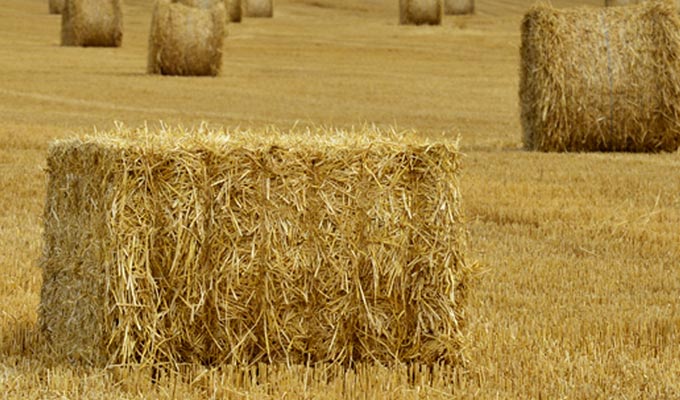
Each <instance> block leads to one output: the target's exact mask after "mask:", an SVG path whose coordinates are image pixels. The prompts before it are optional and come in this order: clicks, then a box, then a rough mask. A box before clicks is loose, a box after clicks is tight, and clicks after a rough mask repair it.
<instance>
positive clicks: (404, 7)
mask: <svg viewBox="0 0 680 400" xmlns="http://www.w3.org/2000/svg"><path fill="white" fill-rule="evenodd" d="M442 13H443V4H442V0H399V23H401V24H402V25H422V24H429V25H440V24H441V22H442Z"/></svg>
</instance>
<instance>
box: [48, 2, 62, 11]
mask: <svg viewBox="0 0 680 400" xmlns="http://www.w3.org/2000/svg"><path fill="white" fill-rule="evenodd" d="M49 9H50V14H61V12H62V10H63V9H64V0H49Z"/></svg>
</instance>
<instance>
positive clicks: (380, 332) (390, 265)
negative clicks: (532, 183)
mask: <svg viewBox="0 0 680 400" xmlns="http://www.w3.org/2000/svg"><path fill="white" fill-rule="evenodd" d="M459 162H460V155H459V153H458V152H457V148H456V146H455V145H454V144H450V143H438V144H424V143H422V142H417V141H413V140H410V139H407V138H403V137H402V138H399V137H396V136H393V137H388V136H384V135H382V134H380V133H377V132H375V131H370V130H369V131H365V132H359V133H347V132H312V133H308V134H304V135H300V134H297V135H296V134H279V133H276V132H269V133H262V132H260V133H259V134H257V135H256V134H251V133H247V132H236V133H234V132H232V133H228V132H227V133H225V132H222V133H219V132H208V133H205V132H204V133H201V134H193V135H191V134H184V133H182V132H179V131H166V132H163V133H160V134H151V133H148V132H147V133H144V132H137V133H135V132H119V133H116V134H104V135H99V136H94V137H86V138H83V139H72V140H63V141H57V142H55V143H53V144H52V145H51V146H50V150H49V156H48V160H47V164H48V168H47V173H48V188H47V201H46V208H45V230H44V254H43V258H42V262H41V264H42V268H43V274H44V283H43V288H42V293H41V303H40V309H39V320H40V326H41V329H42V330H43V332H45V333H46V334H47V336H48V338H49V339H50V341H51V343H52V345H53V347H54V348H55V349H57V351H59V352H60V353H61V354H62V355H63V356H64V357H65V358H68V359H72V360H79V361H84V362H86V363H92V364H95V365H108V366H111V365H140V364H141V365H155V366H157V365H165V366H171V367H172V366H174V367H177V366H178V365H180V364H184V363H191V364H204V365H221V364H226V363H233V364H241V365H243V364H253V363H256V362H272V363H278V362H282V363H301V364H302V363H318V362H332V363H341V364H350V363H354V362H373V361H377V362H381V363H383V362H384V363H390V362H394V361H403V362H422V363H433V362H446V363H455V362H458V360H459V356H460V348H461V341H460V340H461V335H460V333H461V329H462V327H463V324H464V310H463V303H464V300H465V287H466V284H467V280H468V276H469V271H470V268H469V267H468V266H467V265H466V263H465V261H464V253H465V248H466V243H465V239H466V230H465V227H464V224H463V222H462V217H461V204H460V192H459V184H458V175H459Z"/></svg>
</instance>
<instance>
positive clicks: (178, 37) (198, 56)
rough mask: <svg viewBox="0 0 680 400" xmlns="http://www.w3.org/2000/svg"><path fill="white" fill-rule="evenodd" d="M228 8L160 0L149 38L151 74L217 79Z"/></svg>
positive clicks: (155, 10)
mask: <svg viewBox="0 0 680 400" xmlns="http://www.w3.org/2000/svg"><path fill="white" fill-rule="evenodd" d="M225 18H226V11H225V9H224V4H222V3H221V2H218V3H216V4H215V5H214V6H213V7H212V8H209V9H204V8H197V7H189V6H186V5H184V4H181V3H172V2H170V0H157V1H156V5H155V8H154V11H153V17H152V19H151V32H150V34H149V59H148V72H149V73H151V74H162V75H192V76H205V75H211V76H216V75H217V74H219V72H220V69H221V68H222V44H223V40H224V36H225V29H224V25H225Z"/></svg>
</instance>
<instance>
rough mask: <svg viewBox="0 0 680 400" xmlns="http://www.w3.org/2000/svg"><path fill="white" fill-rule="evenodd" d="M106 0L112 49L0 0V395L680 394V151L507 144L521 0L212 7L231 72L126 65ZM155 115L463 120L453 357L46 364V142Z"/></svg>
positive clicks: (131, 47) (442, 124)
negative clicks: (564, 149) (253, 14)
mask: <svg viewBox="0 0 680 400" xmlns="http://www.w3.org/2000/svg"><path fill="white" fill-rule="evenodd" d="M125 3H126V12H127V14H126V15H125V17H126V26H127V30H126V40H125V44H124V46H123V47H121V48H119V49H106V48H104V49H81V48H62V47H59V46H58V44H59V41H58V39H57V38H58V32H59V18H58V17H55V16H50V15H49V14H48V13H47V12H46V8H45V6H46V4H45V2H44V1H43V0H7V2H6V3H4V4H3V13H1V14H0V52H1V54H3V55H4V57H0V70H2V71H3V79H2V80H0V116H1V117H2V120H3V123H2V124H0V184H1V185H2V187H3V188H4V189H5V190H3V191H2V194H0V209H2V210H3V212H2V213H0V276H2V279H0V390H2V396H3V397H6V398H9V399H26V398H28V399H31V398H33V399H38V398H40V399H43V398H64V397H65V398H87V399H103V398H110V399H119V398H130V399H132V398H136V399H142V398H150V397H151V398H154V397H155V398H173V397H174V398H193V399H204V398H210V397H211V395H214V396H215V397H218V398H219V397H222V398H233V399H248V398H250V399H278V398H282V397H284V396H285V398H305V397H306V398H331V399H332V398H343V394H344V397H345V398H362V397H364V398H391V399H408V398H413V399H417V398H420V399H424V398H435V399H436V398H442V399H444V398H451V397H453V398H476V399H495V398H539V397H543V398H569V399H596V398H657V399H675V398H678V397H679V396H680V384H679V383H678V379H677V377H678V376H680V346H677V343H678V341H679V338H678V332H680V299H679V298H678V293H680V271H679V270H678V268H677V265H678V260H679V259H680V246H679V245H678V243H679V242H680V236H679V234H678V228H677V227H678V226H680V199H679V198H678V193H680V154H678V153H677V152H676V153H669V154H545V153H533V152H525V151H521V150H519V149H520V148H521V147H522V133H521V132H522V131H521V127H520V122H519V121H520V119H519V106H518V98H517V92H518V82H519V79H518V78H519V77H518V66H519V45H520V28H519V27H520V23H521V19H522V15H523V14H524V12H526V10H527V9H528V7H529V6H530V5H531V4H532V3H533V1H529V0H526V1H518V2H508V1H502V0H489V1H485V2H479V3H478V4H477V10H476V14H475V15H473V16H462V17H452V18H446V17H445V18H444V20H443V24H442V26H437V27H429V26H425V27H410V26H399V25H398V24H397V22H396V20H397V16H398V4H397V2H382V1H373V0H366V1H359V0H343V1H336V0H280V1H279V2H277V17H276V18H275V19H274V20H245V22H244V23H243V24H234V25H231V26H230V40H228V41H226V42H225V52H226V53H228V54H229V56H228V57H225V59H224V67H225V70H226V69H228V70H229V74H223V75H222V76H219V77H217V78H215V79H203V78H171V77H162V76H149V75H146V74H145V66H146V54H147V53H146V52H147V42H146V41H147V39H148V33H149V21H150V15H151V5H150V4H149V3H148V2H147V1H142V0H127V1H126V2H125ZM554 3H555V5H556V6H559V7H562V6H566V5H575V3H576V1H575V0H574V1H572V0H556V1H555V2H554ZM588 3H589V4H591V5H593V6H600V7H601V6H602V2H601V1H595V0H592V1H589V2H588ZM461 54H464V55H465V57H461V56H460V55H461ZM415 55H417V57H416V56H415ZM45 59H49V60H50V62H49V63H45V61H44V60H45ZM159 119H163V120H167V121H169V123H172V124H176V123H184V124H185V125H188V126H193V125H196V124H199V123H200V121H202V120H207V121H209V122H210V123H211V124H212V125H215V126H221V125H227V126H232V127H233V126H236V125H239V124H240V125H242V126H246V125H247V126H253V127H262V126H263V125H268V124H276V125H277V126H280V127H282V128H287V127H291V126H293V125H294V124H295V123H296V121H297V123H298V126H303V125H314V124H332V125H335V126H344V127H348V126H351V125H353V124H354V125H356V124H358V123H359V122H361V121H369V122H375V123H376V124H379V125H389V124H396V125H398V126H399V127H401V128H404V129H409V128H416V129H418V131H419V132H421V133H422V135H424V136H430V137H436V136H438V135H439V133H440V132H442V131H444V132H447V135H454V134H457V133H461V135H462V141H461V145H462V150H463V151H464V152H465V153H467V156H466V157H464V158H463V170H462V177H461V193H462V194H463V197H464V204H465V208H466V214H467V217H468V220H469V224H470V229H471V235H470V238H471V243H470V252H471V254H470V257H471V258H472V259H477V260H480V262H481V266H482V267H483V268H485V269H486V271H487V272H486V274H485V275H484V276H483V277H482V278H481V279H480V280H479V282H478V283H477V285H476V286H475V290H473V291H471V293H470V297H469V300H468V304H469V314H468V318H469V321H468V327H467V334H468V336H469V339H470V340H471V343H472V344H471V345H470V346H469V348H468V349H467V350H468V354H469V355H468V357H469V364H468V368H467V370H458V371H454V372H452V371H444V373H442V372H440V371H434V375H435V376H434V379H433V380H432V382H428V379H427V378H428V376H427V374H426V373H417V374H415V375H416V377H417V379H413V380H411V381H409V379H408V376H409V374H408V373H406V372H405V371H403V370H401V369H387V368H382V367H368V366H362V367H360V368H359V369H357V370H356V371H352V370H348V371H324V370H311V369H309V370H308V369H294V370H290V371H289V370H285V369H276V368H275V369H274V370H269V369H268V370H267V372H266V373H265V372H264V371H263V372H262V373H261V374H260V376H262V378H258V377H257V375H256V374H255V376H253V375H254V374H252V373H251V374H247V373H245V372H247V371H233V370H229V369H223V370H212V369H211V370H204V371H194V374H193V375H194V379H191V380H182V379H177V377H174V376H167V377H166V376H161V377H159V378H158V380H159V383H158V384H157V385H155V386H154V385H152V384H151V381H150V379H149V378H148V377H147V376H146V375H142V374H136V373H134V371H131V372H130V373H129V375H128V376H117V375H116V374H113V373H111V372H110V371H106V370H100V369H90V368H83V367H74V366H70V365H68V364H63V363H57V362H55V361H54V360H53V359H52V358H51V356H50V353H49V351H48V349H47V348H46V346H45V344H44V343H43V342H42V340H41V339H39V338H38V337H37V336H36V332H35V324H36V320H37V314H36V311H37V307H38V302H39V293H40V287H41V285H42V278H41V274H40V270H39V269H38V267H37V265H36V262H37V259H38V257H39V256H40V254H41V226H42V221H41V215H42V210H43V207H44V199H45V195H46V193H45V188H46V185H45V179H44V174H43V172H42V171H41V167H43V166H44V165H45V164H44V162H45V157H46V155H47V144H48V142H49V141H51V140H53V139H55V138H64V137H67V136H71V132H73V131H76V132H83V131H84V132H90V131H91V130H92V126H98V127H100V128H101V129H106V130H109V129H112V128H113V126H112V125H113V124H112V122H111V121H113V120H124V121H126V123H127V125H139V124H141V123H143V121H144V120H148V121H157V120H159ZM150 125H151V126H153V125H155V124H154V123H152V122H150ZM258 381H259V384H257V383H258ZM452 392H453V393H454V394H453V396H451V395H450V394H449V395H447V393H452ZM364 393H366V394H365V395H364Z"/></svg>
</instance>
